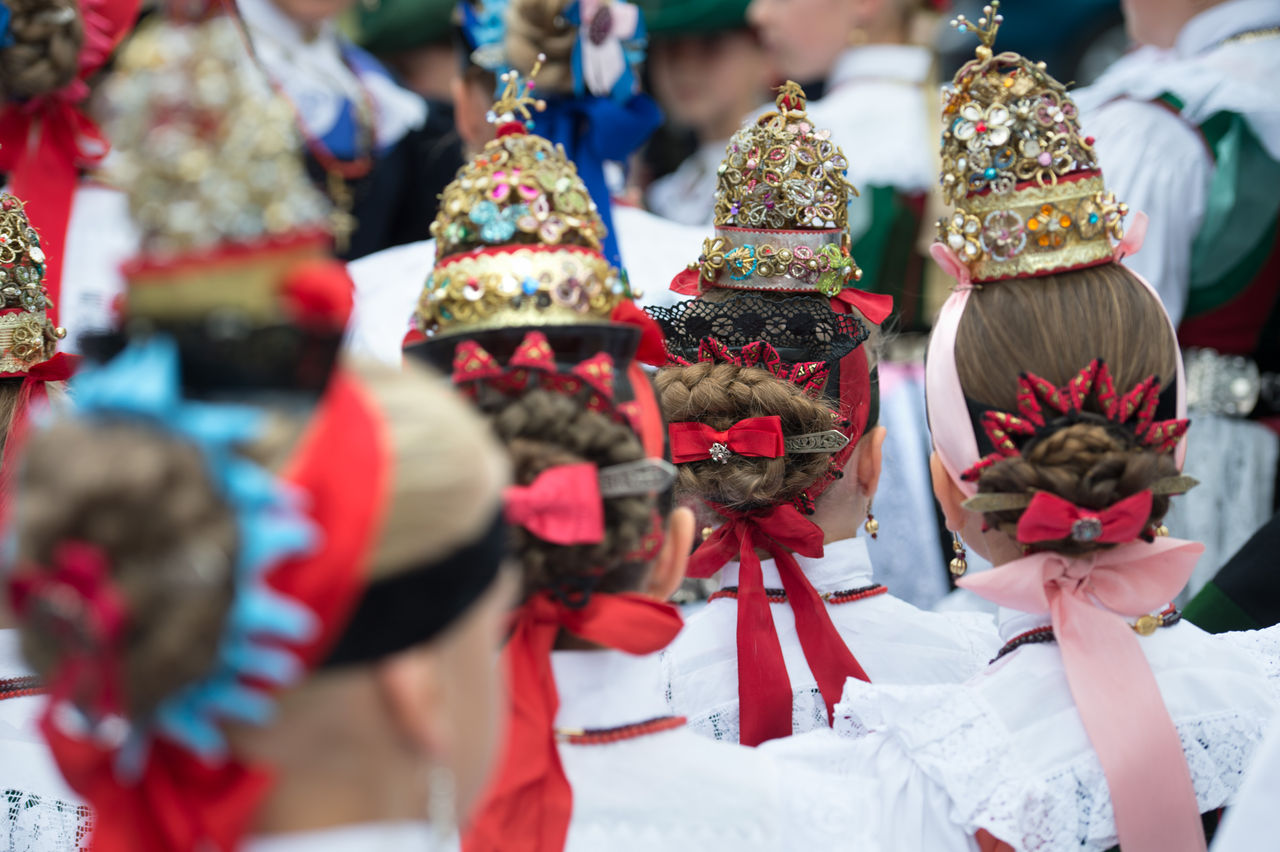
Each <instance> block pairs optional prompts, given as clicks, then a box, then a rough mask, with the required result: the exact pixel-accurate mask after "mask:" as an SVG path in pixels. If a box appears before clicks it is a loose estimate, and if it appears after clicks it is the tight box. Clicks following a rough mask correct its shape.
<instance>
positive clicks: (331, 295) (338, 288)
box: [282, 258, 355, 329]
mask: <svg viewBox="0 0 1280 852" xmlns="http://www.w3.org/2000/svg"><path fill="white" fill-rule="evenodd" d="M354 291H355V284H353V283H352V281H351V276H350V275H348V274H347V265H346V264H345V263H341V262H339V261H336V260H332V259H329V258H317V259H314V260H304V261H301V262H300V263H298V264H297V265H295V266H294V267H293V268H292V269H290V270H289V271H288V272H287V273H286V274H285V277H284V287H283V291H282V293H283V296H284V302H285V307H286V309H287V310H288V311H289V314H290V317H289V318H290V319H291V320H292V321H293V322H294V324H295V325H299V326H303V327H316V326H320V327H324V328H335V329H339V328H345V327H346V325H347V319H348V318H349V317H350V316H351V309H352V308H353V307H354V305H355V300H354V296H353V293H354Z"/></svg>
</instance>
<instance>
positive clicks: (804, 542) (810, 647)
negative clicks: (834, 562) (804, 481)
mask: <svg viewBox="0 0 1280 852" xmlns="http://www.w3.org/2000/svg"><path fill="white" fill-rule="evenodd" d="M712 508H713V509H715V510H716V511H717V512H719V513H720V514H721V515H723V516H724V517H725V518H726V521H725V523H724V524H722V525H721V526H720V528H719V529H717V530H716V531H715V532H714V533H712V535H711V536H710V537H709V538H708V539H707V540H706V541H704V542H703V543H702V544H701V545H700V546H699V547H698V549H697V550H696V551H694V553H693V556H691V557H690V558H689V572H688V573H689V576H690V577H710V576H711V575H712V574H714V573H715V572H716V571H718V570H720V568H721V567H722V566H724V565H725V563H727V562H729V561H731V560H733V559H735V558H736V559H738V560H739V563H740V566H741V567H740V569H739V576H738V632H737V640H738V712H739V714H740V715H739V718H740V724H741V731H742V733H741V739H740V741H741V742H742V743H743V744H744V745H750V746H755V745H759V744H760V743H762V742H764V741H765V740H772V739H778V738H780V737H789V736H791V703H792V702H791V678H790V677H789V676H788V674H787V664H786V661H785V660H784V659H783V656H782V645H781V643H780V642H779V641H778V633H777V629H776V628H775V627H774V624H773V613H772V612H771V611H770V609H769V599H768V597H767V596H766V593H765V589H764V574H763V570H762V568H761V566H760V557H759V556H757V555H756V549H757V548H760V549H763V550H765V551H767V552H768V553H769V555H770V556H772V557H773V559H774V562H775V563H776V564H777V566H778V573H779V574H780V575H781V577H782V586H783V588H784V589H785V590H786V592H787V603H788V604H789V605H790V606H791V609H792V611H793V612H794V613H795V618H796V633H797V635H798V637H799V639H800V647H801V648H802V649H803V651H804V658H805V661H806V662H807V663H808V664H809V670H810V671H811V672H813V677H814V679H815V680H816V681H817V682H818V690H819V691H820V692H821V693H822V700H823V703H825V704H826V705H827V724H831V711H832V708H833V707H834V706H835V703H836V702H837V701H839V700H840V694H841V692H842V691H843V690H844V682H845V680H846V679H848V678H850V677H856V678H858V679H859V680H869V678H868V677H867V673H866V672H865V671H863V670H862V666H861V665H860V664H859V663H858V660H857V659H856V658H855V657H854V656H853V653H852V652H851V651H850V650H849V647H848V646H847V645H846V644H845V642H844V639H843V638H842V637H841V636H840V633H839V632H838V631H837V630H836V628H835V625H834V624H832V623H831V615H830V614H829V613H828V612H827V608H826V605H825V603H824V602H823V600H822V597H821V596H820V595H819V594H818V591H817V590H816V589H815V588H814V587H813V584H811V583H810V582H809V578H808V577H806V576H805V575H804V571H803V570H802V569H801V568H800V565H799V564H798V563H797V562H796V560H795V556H794V555H793V554H792V551H794V552H795V553H799V554H800V555H801V556H809V557H818V556H821V555H822V529H821V527H819V526H818V525H817V524H815V523H814V522H813V521H810V520H809V519H808V518H805V517H804V516H803V515H801V514H800V512H799V510H798V509H796V507H795V506H793V505H791V504H790V503H784V504H782V505H779V506H773V507H772V508H769V509H766V510H762V511H758V512H747V513H739V512H732V511H729V510H728V509H725V508H723V507H720V506H714V505H713V506H712Z"/></svg>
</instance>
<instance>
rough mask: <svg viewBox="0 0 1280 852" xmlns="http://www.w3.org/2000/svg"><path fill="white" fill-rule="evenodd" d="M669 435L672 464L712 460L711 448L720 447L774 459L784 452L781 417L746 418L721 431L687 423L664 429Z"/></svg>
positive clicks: (699, 424) (675, 424) (693, 422)
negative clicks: (713, 445) (720, 445)
mask: <svg viewBox="0 0 1280 852" xmlns="http://www.w3.org/2000/svg"><path fill="white" fill-rule="evenodd" d="M667 432H668V434H670V436H671V461H673V462H675V463H676V464H684V463H685V462H692V461H699V460H701V459H709V458H711V445H712V444H723V445H724V446H726V447H728V448H729V450H730V451H731V452H734V453H737V454H738V455H740V456H754V457H756V458H767V459H776V458H780V457H781V456H782V454H783V453H784V452H785V451H786V450H785V447H784V444H783V439H782V418H781V417H779V416H778V415H776V414H771V415H769V416H768V417H748V418H747V419H746V420H739V421H738V422H737V423H735V424H733V425H732V426H730V427H729V428H728V429H727V430H725V431H724V432H718V431H716V430H715V429H712V428H711V427H710V426H708V425H707V424H705V423H698V422H696V421H686V422H683V423H672V424H671V425H669V426H668V427H667Z"/></svg>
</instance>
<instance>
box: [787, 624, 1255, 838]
mask: <svg viewBox="0 0 1280 852" xmlns="http://www.w3.org/2000/svg"><path fill="white" fill-rule="evenodd" d="M1046 623H1047V620H1046V619H1044V618H1038V617H1035V616H1030V615H1027V614H1025V613H1012V612H1009V611H1002V617H1001V632H1002V634H1003V635H1004V636H1005V638H1012V637H1013V636H1015V635H1017V634H1019V633H1022V632H1024V631H1026V630H1029V629H1032V628H1034V627H1038V626H1042V625H1044V624H1046ZM1141 643H1142V648H1143V650H1144V651H1145V652H1146V655H1147V659H1148V661H1149V662H1150V664H1151V668H1152V671H1153V672H1154V673H1155V676H1156V681H1157V683H1158V684H1159V686H1160V692H1161V694H1162V695H1163V697H1164V701H1165V705H1166V706H1167V707H1168V710H1169V714H1170V716H1171V717H1172V718H1173V721H1174V724H1175V725H1176V727H1177V729H1178V733H1179V734H1180V735H1181V738H1182V744H1183V749H1184V752H1185V754H1186V758H1187V764H1188V766H1189V768H1190V770H1191V779H1192V782H1193V785H1194V787H1195V791H1196V797H1197V800H1198V802H1199V806H1200V810H1201V812H1202V813H1204V812H1208V811H1211V810H1214V809H1216V808H1219V807H1221V806H1223V805H1225V804H1227V803H1228V802H1230V801H1231V799H1232V797H1233V796H1234V794H1235V792H1236V790H1237V788H1238V787H1239V784H1240V780H1241V777H1242V776H1243V774H1244V771H1245V769H1246V768H1247V767H1248V766H1249V763H1250V761H1251V759H1252V757H1253V756H1254V753H1255V752H1256V751H1257V750H1258V747H1259V744H1260V742H1261V741H1262V738H1263V735H1264V733H1265V732H1266V731H1267V729H1268V727H1269V726H1270V723H1271V721H1272V719H1273V718H1275V716H1276V712H1277V709H1280V628H1272V629H1270V630H1266V631H1250V632H1246V633H1227V634H1222V635H1218V636H1214V635H1210V634H1208V633H1205V632H1204V631H1202V630H1200V629H1199V628H1197V627H1195V626H1194V625H1192V624H1190V623H1188V622H1185V621H1183V622H1180V623H1178V624H1175V625H1173V626H1171V627H1167V628H1162V629H1159V630H1157V631H1156V632H1155V633H1154V634H1153V635H1151V636H1147V637H1143V638H1142V640H1141ZM836 717H837V718H836V731H837V733H838V734H840V735H844V736H848V737H851V738H854V739H853V743H854V745H853V747H852V748H850V749H849V750H848V751H847V752H844V753H843V754H841V753H840V752H839V750H833V749H826V750H825V751H818V750H816V749H814V748H812V747H811V748H810V751H811V752H814V753H813V754H812V755H811V760H810V762H812V763H817V764H824V763H825V764H828V765H830V764H832V763H833V762H843V763H845V764H850V765H856V766H857V767H858V769H859V771H861V772H865V773H868V774H871V775H873V776H874V777H876V779H877V781H878V783H879V784H880V785H881V786H880V795H881V805H882V807H883V811H882V812H881V815H880V825H881V827H882V832H883V836H882V838H881V839H882V842H883V843H884V845H885V846H886V848H892V849H928V850H930V852H952V850H955V852H959V850H973V849H976V848H977V845H976V843H975V841H974V840H973V836H974V834H975V833H976V832H977V831H978V830H980V829H986V830H987V831H988V832H989V833H990V834H991V835H993V836H994V837H996V838H997V839H999V840H1003V841H1004V842H1006V843H1008V844H1010V845H1011V846H1012V847H1013V848H1014V849H1015V850H1019V852H1057V850H1063V849H1077V850H1082V852H1103V850H1106V849H1109V848H1111V847H1112V846H1115V845H1116V843H1117V842H1118V838H1117V835H1116V828H1115V820H1114V813H1113V811H1112V806H1111V798H1110V795H1109V793H1108V789H1107V783H1106V778H1105V777H1104V775H1103V772H1102V766H1101V764H1099V762H1098V758H1097V755H1096V753H1095V752H1094V750H1093V748H1092V746H1091V745H1090V743H1089V739H1088V736H1087V735H1086V733H1085V730H1084V727H1083V725H1082V723H1081V721H1080V716H1079V714H1078V712H1077V711H1076V708H1075V703H1074V701H1073V700H1072V698H1071V693H1070V690H1069V688H1068V686H1067V680H1066V676H1065V674H1064V671H1063V666H1062V657H1061V654H1060V652H1059V650H1058V646H1057V645H1056V644H1053V643H1045V644H1031V645H1024V646H1023V647H1021V648H1018V649H1017V650H1015V651H1013V652H1011V653H1009V654H1008V655H1006V656H1005V657H1004V658H1002V659H1001V660H999V661H998V662H996V663H994V664H992V665H991V666H989V667H988V668H986V669H984V670H983V671H982V672H981V673H979V674H978V675H977V676H975V677H974V678H972V679H971V680H969V681H967V682H965V683H962V684H951V685H940V686H932V687H909V686H886V685H879V684H865V683H862V682H860V681H855V680H849V681H848V682H846V685H845V693H844V698H843V700H842V701H841V702H840V704H838V705H837V706H836ZM801 739H802V740H803V739H804V738H801ZM802 745H803V743H801V744H799V745H797V746H796V747H797V748H799V747H801V746H802Z"/></svg>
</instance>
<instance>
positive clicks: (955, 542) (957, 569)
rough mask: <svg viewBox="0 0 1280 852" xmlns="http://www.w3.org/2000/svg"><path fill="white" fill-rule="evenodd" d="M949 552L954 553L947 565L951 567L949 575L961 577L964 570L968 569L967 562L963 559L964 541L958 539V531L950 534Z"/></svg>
mask: <svg viewBox="0 0 1280 852" xmlns="http://www.w3.org/2000/svg"><path fill="white" fill-rule="evenodd" d="M951 552H952V553H954V554H955V555H954V556H952V557H951V564H950V566H948V567H950V568H951V576H952V577H963V576H964V572H965V571H968V570H969V563H968V562H966V561H965V555H966V554H965V552H964V542H962V541H961V540H960V533H955V532H953V533H952V534H951Z"/></svg>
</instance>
